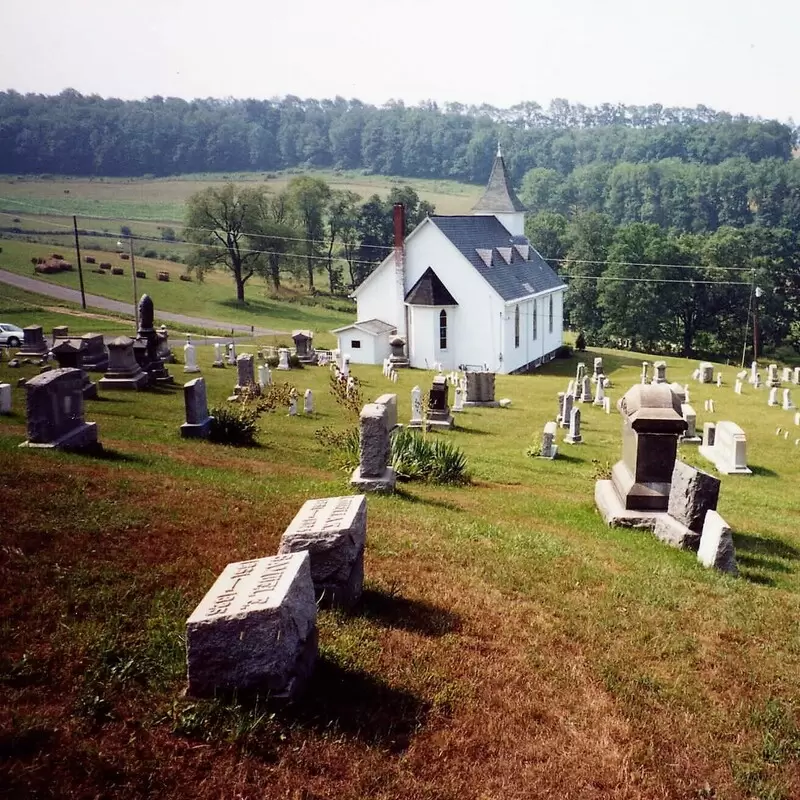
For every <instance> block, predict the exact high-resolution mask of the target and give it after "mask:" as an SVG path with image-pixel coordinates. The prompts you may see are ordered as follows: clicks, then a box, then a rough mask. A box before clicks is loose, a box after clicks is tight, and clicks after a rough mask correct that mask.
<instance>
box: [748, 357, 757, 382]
mask: <svg viewBox="0 0 800 800" xmlns="http://www.w3.org/2000/svg"><path fill="white" fill-rule="evenodd" d="M757 375H758V361H751V362H750V383H752V384H755V382H756V376H757Z"/></svg>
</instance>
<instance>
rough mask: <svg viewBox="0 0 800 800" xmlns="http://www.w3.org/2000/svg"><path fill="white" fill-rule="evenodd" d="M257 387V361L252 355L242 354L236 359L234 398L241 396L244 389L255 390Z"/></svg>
mask: <svg viewBox="0 0 800 800" xmlns="http://www.w3.org/2000/svg"><path fill="white" fill-rule="evenodd" d="M255 386H256V372H255V359H254V358H253V356H252V355H251V354H250V353H242V354H241V355H240V356H239V357H238V358H237V359H236V386H234V387H233V396H234V397H236V396H237V395H239V394H240V393H241V392H242V390H243V389H253V388H254V387H255Z"/></svg>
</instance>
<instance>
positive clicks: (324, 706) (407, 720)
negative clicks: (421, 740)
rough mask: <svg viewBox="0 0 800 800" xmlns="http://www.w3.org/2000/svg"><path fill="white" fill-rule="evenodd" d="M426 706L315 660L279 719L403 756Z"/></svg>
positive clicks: (407, 695)
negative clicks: (302, 688)
mask: <svg viewBox="0 0 800 800" xmlns="http://www.w3.org/2000/svg"><path fill="white" fill-rule="evenodd" d="M429 711H430V704H429V703H427V702H425V701H423V700H422V699H421V698H419V697H417V696H416V695H415V694H413V693H411V692H409V691H407V690H405V689H397V688H395V687H392V686H389V685H388V684H387V683H385V682H384V681H382V680H380V678H378V677H376V676H374V675H370V674H368V673H366V672H362V671H360V670H348V669H345V668H344V667H341V666H339V665H338V664H335V663H333V662H332V661H330V660H328V659H327V658H325V657H322V658H320V660H319V661H318V662H317V665H316V667H315V669H314V674H313V676H312V678H311V680H310V682H309V684H308V687H307V689H306V692H305V693H304V694H303V696H302V698H300V699H299V700H298V701H296V702H294V703H291V704H289V705H287V706H286V707H285V708H283V709H281V711H280V712H279V716H280V717H281V718H282V720H283V721H284V722H286V723H288V724H291V725H292V726H297V725H299V726H302V727H305V728H310V729H312V730H314V731H317V732H318V733H320V734H323V735H326V736H330V735H331V734H332V733H336V732H339V733H341V734H343V735H345V736H347V737H352V738H354V739H359V740H361V741H363V742H365V743H367V744H370V745H377V746H379V747H385V748H387V749H388V750H390V751H392V752H402V751H403V750H406V749H407V748H408V746H409V745H410V744H411V740H412V739H413V737H414V734H415V733H416V732H417V731H418V730H419V729H420V728H421V727H422V725H424V723H425V720H426V718H427V716H428V713H429Z"/></svg>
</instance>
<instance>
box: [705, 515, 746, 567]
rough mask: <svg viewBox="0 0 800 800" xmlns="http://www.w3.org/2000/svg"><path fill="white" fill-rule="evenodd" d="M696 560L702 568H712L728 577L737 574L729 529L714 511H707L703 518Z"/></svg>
mask: <svg viewBox="0 0 800 800" xmlns="http://www.w3.org/2000/svg"><path fill="white" fill-rule="evenodd" d="M697 560H698V561H699V562H700V563H701V564H702V565H703V566H704V567H714V568H715V569H718V570H720V571H721V572H727V573H728V574H729V575H738V574H739V567H738V566H737V564H736V549H735V548H734V545H733V535H732V533H731V529H730V527H729V525H728V523H727V522H725V520H724V519H723V518H722V517H721V516H720V515H719V514H718V513H717V512H716V511H709V512H708V513H707V514H706V516H705V521H704V522H703V532H702V533H701V535H700V546H699V548H698V550H697Z"/></svg>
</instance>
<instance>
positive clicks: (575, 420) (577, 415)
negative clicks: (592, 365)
mask: <svg viewBox="0 0 800 800" xmlns="http://www.w3.org/2000/svg"><path fill="white" fill-rule="evenodd" d="M584 380H589V377H588V376H586V377H585V378H584ZM564 441H565V442H566V443H567V444H580V443H581V442H582V441H583V437H582V436H581V410H580V409H579V408H573V409H572V413H571V414H570V418H569V433H568V434H567V435H566V436H565V437H564Z"/></svg>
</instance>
